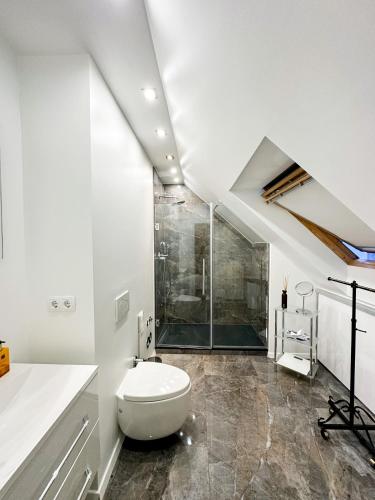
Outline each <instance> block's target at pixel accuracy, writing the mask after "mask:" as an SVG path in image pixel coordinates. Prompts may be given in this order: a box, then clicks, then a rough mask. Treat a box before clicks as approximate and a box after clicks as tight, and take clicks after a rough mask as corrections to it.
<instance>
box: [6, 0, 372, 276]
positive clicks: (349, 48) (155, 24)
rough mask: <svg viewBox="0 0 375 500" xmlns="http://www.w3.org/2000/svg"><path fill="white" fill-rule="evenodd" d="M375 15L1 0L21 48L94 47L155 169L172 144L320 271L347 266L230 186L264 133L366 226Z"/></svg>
mask: <svg viewBox="0 0 375 500" xmlns="http://www.w3.org/2000/svg"><path fill="white" fill-rule="evenodd" d="M374 22H375V2H373V1H372V0H357V1H356V2H342V1H341V0H330V1H329V2H327V1H326V0H315V1H314V2H301V1H300V0H283V1H282V2H281V1H277V0H264V1H259V0H236V1H233V0H204V1H202V0H188V1H186V0H163V1H161V0H145V2H143V1H142V0H104V1H103V0H65V1H64V2H62V1H61V0H0V28H1V33H2V34H3V35H4V36H5V37H6V38H7V39H8V40H9V41H10V43H11V44H12V46H13V47H14V48H15V50H17V51H18V52H20V53H36V52H37V53H66V52H77V51H87V52H89V53H90V54H91V55H92V56H93V58H94V60H95V61H96V63H97V64H98V66H99V69H100V70H101V72H102V73H103V75H104V77H105V78H106V80H107V83H108V85H109V87H110V88H111V90H112V92H113V94H114V96H115V97H116V99H117V101H118V103H119V105H120V106H121V108H122V109H123V111H124V113H125V114H126V116H127V117H128V119H129V122H130V123H131V125H132V126H133V128H134V130H135V132H136V134H137V136H138V137H139V139H140V141H141V142H142V144H143V145H144V147H145V150H146V151H147V153H148V155H149V157H150V158H151V160H152V162H153V164H154V165H156V166H158V167H159V172H161V173H162V174H163V173H164V174H165V176H166V177H163V180H164V181H165V182H171V179H170V176H169V177H168V170H169V165H168V164H166V163H165V161H164V160H165V154H166V153H167V152H172V153H173V154H175V156H176V160H177V159H179V160H180V163H181V166H182V167H183V173H184V176H185V179H186V180H187V183H188V185H189V186H190V187H191V188H192V189H194V190H195V191H196V192H197V194H198V195H199V196H201V197H202V198H204V199H205V200H206V201H216V202H221V203H222V204H224V205H225V206H226V207H227V208H228V209H229V210H230V211H231V212H232V213H233V214H235V216H236V217H238V218H240V219H241V220H242V221H243V222H244V223H246V224H248V225H249V226H250V227H252V228H254V230H255V231H256V233H258V234H260V235H261V236H262V237H263V238H264V239H265V240H266V241H271V242H273V243H275V244H278V245H280V247H282V249H283V251H284V252H288V253H289V254H290V255H291V254H293V256H294V257H295V259H296V260H299V264H300V265H301V266H304V267H305V268H307V267H309V270H310V271H311V272H315V273H317V274H320V275H325V274H326V273H327V272H328V270H329V269H332V268H335V266H336V268H337V270H338V271H340V272H344V269H343V268H342V267H340V264H339V263H337V261H336V260H335V258H334V257H332V258H331V257H330V256H328V255H326V254H325V253H324V251H322V250H320V249H319V248H316V249H315V247H314V242H313V241H310V240H308V239H307V240H306V239H305V238H304V236H303V235H302V234H300V231H299V229H298V227H297V226H292V225H291V223H289V222H288V221H287V220H285V222H286V225H285V226H280V224H279V222H280V217H283V216H279V215H277V213H276V212H275V210H276V209H275V207H272V209H271V210H269V211H267V212H265V211H264V207H263V205H262V206H260V205H259V204H258V202H257V201H256V199H255V197H254V196H252V195H250V194H249V193H247V194H246V193H245V192H241V193H239V192H238V191H236V190H231V188H232V186H233V185H234V184H235V182H236V180H237V179H238V177H239V176H240V174H241V172H242V171H243V170H244V168H245V167H246V165H247V164H248V163H249V161H250V159H252V158H253V157H254V155H255V153H256V152H257V151H258V153H259V150H258V146H259V145H260V144H261V143H262V141H263V139H264V137H268V138H269V140H270V141H272V142H273V143H274V144H277V146H278V147H279V148H280V149H281V150H282V151H285V152H287V155H288V156H289V157H290V158H293V160H294V161H296V162H297V163H298V164H300V165H303V167H304V168H305V169H306V170H307V171H308V172H309V173H310V174H311V175H312V176H313V177H314V179H316V181H317V182H318V183H319V184H320V185H321V186H323V187H324V189H325V190H327V192H329V193H330V194H331V195H333V196H334V197H335V198H336V199H337V200H340V201H341V202H342V203H343V204H344V205H345V206H346V207H347V208H348V209H349V210H350V211H351V212H353V214H355V215H356V216H357V217H359V218H360V219H361V220H362V221H363V223H364V224H366V225H367V226H369V227H370V228H372V229H375V219H374V217H373V202H372V200H373V186H374V185H375V168H374V158H375V141H374V140H373V134H374V132H373V131H374V130H375V92H374V90H373V89H374V88H375V58H374V56H373V53H374V47H375V30H374V28H373V27H374ZM150 30H151V33H150ZM155 56H156V57H155ZM148 85H150V86H153V87H155V88H156V89H157V92H158V95H159V100H158V102H157V103H156V104H157V105H156V106H154V107H150V106H148V107H147V106H146V103H145V102H144V101H143V100H142V99H143V97H142V96H141V93H140V89H141V88H142V87H145V86H148ZM164 95H165V97H166V100H164ZM154 104H155V103H154ZM158 126H165V127H166V128H167V130H168V132H169V135H168V140H167V141H166V142H163V143H160V142H158V141H157V140H156V137H155V134H154V130H155V128H156V127H158ZM168 141H169V142H168ZM167 150H168V151H167ZM286 215H287V214H285V216H286ZM306 238H307V237H306Z"/></svg>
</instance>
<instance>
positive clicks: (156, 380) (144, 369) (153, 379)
mask: <svg viewBox="0 0 375 500" xmlns="http://www.w3.org/2000/svg"><path fill="white" fill-rule="evenodd" d="M189 388H190V378H189V375H188V374H187V373H186V372H184V371H183V370H181V369H180V368H176V367H175V366H171V365H167V364H163V363H148V362H143V363H139V364H138V366H137V367H136V368H131V369H130V370H128V372H127V374H126V376H125V378H124V380H123V382H122V384H121V386H120V388H119V391H118V393H119V395H121V396H122V398H123V399H124V400H125V401H135V402H139V403H141V402H152V401H164V400H166V399H171V398H175V397H177V396H179V395H181V394H183V393H184V392H186V391H187V390H188V389H189Z"/></svg>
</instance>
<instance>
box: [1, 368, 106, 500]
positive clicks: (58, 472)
mask: <svg viewBox="0 0 375 500" xmlns="http://www.w3.org/2000/svg"><path fill="white" fill-rule="evenodd" d="M56 397H58V395H57V396H56ZM97 421H98V394H97V377H95V378H94V379H93V380H92V381H91V382H90V384H89V385H88V386H87V387H86V388H85V390H84V391H83V392H82V393H81V394H80V395H79V397H78V398H77V400H76V401H75V402H74V403H73V405H72V406H71V408H69V410H67V412H66V414H65V415H63V416H62V418H61V419H60V421H59V422H58V423H57V424H56V425H55V426H54V427H53V428H52V429H50V431H49V433H48V436H47V437H46V438H45V439H44V440H43V443H42V445H41V446H40V447H39V449H37V450H35V452H34V453H33V454H32V456H31V460H30V462H29V463H28V464H27V465H26V467H25V468H24V469H23V471H22V473H21V474H20V475H19V476H18V477H17V479H16V480H15V482H14V483H13V485H12V486H11V487H10V489H9V490H8V491H7V493H6V495H5V498H6V499H7V500H20V498H22V500H31V499H32V500H37V499H41V500H42V499H43V500H49V499H50V498H54V496H55V495H56V493H57V491H58V490H59V488H60V486H61V484H62V482H63V480H64V479H65V477H66V475H67V474H68V472H69V470H70V468H71V467H72V465H73V463H74V461H75V460H76V458H77V456H78V454H79V453H80V451H81V449H82V447H83V445H84V443H85V442H86V440H87V438H88V436H89V435H90V433H91V431H92V429H93V428H94V427H95V424H96V423H97Z"/></svg>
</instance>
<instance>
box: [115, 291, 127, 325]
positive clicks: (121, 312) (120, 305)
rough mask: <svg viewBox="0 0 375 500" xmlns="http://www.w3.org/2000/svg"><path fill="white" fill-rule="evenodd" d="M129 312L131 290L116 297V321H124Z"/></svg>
mask: <svg viewBox="0 0 375 500" xmlns="http://www.w3.org/2000/svg"><path fill="white" fill-rule="evenodd" d="M128 312H129V290H126V291H125V292H124V293H122V294H121V295H118V296H117V297H116V298H115V320H116V323H119V322H120V321H123V320H124V319H125V318H126V316H127V314H128Z"/></svg>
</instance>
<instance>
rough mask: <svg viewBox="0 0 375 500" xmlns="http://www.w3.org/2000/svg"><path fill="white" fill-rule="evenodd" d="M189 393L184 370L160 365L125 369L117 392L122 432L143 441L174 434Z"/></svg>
mask: <svg viewBox="0 0 375 500" xmlns="http://www.w3.org/2000/svg"><path fill="white" fill-rule="evenodd" d="M190 391H191V383H190V377H189V375H188V374H187V373H186V372H185V371H184V370H181V369H180V368H176V367H175V366H171V365H167V364H162V363H148V362H143V363H139V364H138V366H137V367H136V368H131V369H130V370H128V372H127V374H126V375H125V378H124V380H123V381H122V383H121V386H120V388H119V390H118V391H117V407H118V421H119V425H120V428H121V430H122V432H123V433H124V434H125V435H126V436H129V437H131V438H133V439H139V440H143V441H145V440H151V439H159V438H162V437H165V436H169V435H170V434H173V433H174V432H176V431H178V430H179V429H180V428H181V426H182V424H183V423H184V421H185V419H186V417H187V415H188V412H189V409H190Z"/></svg>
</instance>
